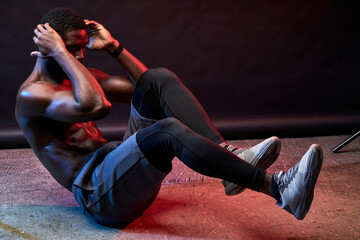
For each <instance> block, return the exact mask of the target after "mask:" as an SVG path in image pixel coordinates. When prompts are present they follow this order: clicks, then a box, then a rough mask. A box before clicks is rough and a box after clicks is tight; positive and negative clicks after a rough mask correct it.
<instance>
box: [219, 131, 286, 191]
mask: <svg viewBox="0 0 360 240" xmlns="http://www.w3.org/2000/svg"><path fill="white" fill-rule="evenodd" d="M225 148H226V149H227V150H229V151H230V152H232V153H234V154H235V155H237V156H238V157H239V158H241V159H243V160H245V161H246V162H248V163H249V164H251V165H253V166H256V167H258V168H262V169H267V168H268V167H270V166H271V165H272V164H273V163H274V162H275V160H276V159H277V157H278V156H279V153H280V148H281V143H280V140H279V139H278V138H277V137H271V138H268V139H266V140H264V141H262V142H261V143H259V144H257V145H255V146H254V147H252V148H236V147H234V146H231V145H229V146H226V147H225ZM221 183H222V184H223V185H224V187H225V194H226V195H228V196H233V195H237V194H240V193H241V192H242V191H244V190H245V189H246V188H245V187H243V186H240V185H238V184H235V183H231V182H228V181H225V180H221Z"/></svg>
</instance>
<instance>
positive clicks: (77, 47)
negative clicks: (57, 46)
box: [63, 29, 89, 62]
mask: <svg viewBox="0 0 360 240" xmlns="http://www.w3.org/2000/svg"><path fill="white" fill-rule="evenodd" d="M63 40H64V43H65V46H66V49H67V50H68V51H69V52H70V53H71V54H72V55H73V56H74V57H75V58H76V59H77V60H79V62H82V61H83V60H84V51H85V47H86V45H87V44H88V42H89V40H88V36H87V31H86V30H85V29H81V30H73V31H70V32H68V33H67V34H66V37H65V38H64V39H63Z"/></svg>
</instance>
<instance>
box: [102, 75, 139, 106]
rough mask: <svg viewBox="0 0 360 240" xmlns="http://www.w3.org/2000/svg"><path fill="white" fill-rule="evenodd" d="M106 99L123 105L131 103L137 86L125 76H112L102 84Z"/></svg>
mask: <svg viewBox="0 0 360 240" xmlns="http://www.w3.org/2000/svg"><path fill="white" fill-rule="evenodd" d="M100 86H101V87H102V89H103V90H104V93H105V95H106V97H107V98H108V99H109V100H113V101H116V102H121V103H130V102H131V99H132V96H133V93H134V90H135V86H134V84H133V83H132V81H131V80H130V79H129V78H128V77H125V76H110V77H108V78H106V79H104V80H103V81H101V82H100Z"/></svg>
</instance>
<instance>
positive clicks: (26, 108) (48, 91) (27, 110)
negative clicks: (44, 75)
mask: <svg viewBox="0 0 360 240" xmlns="http://www.w3.org/2000/svg"><path fill="white" fill-rule="evenodd" d="M18 104H19V110H20V113H21V114H22V115H23V116H27V117H36V116H39V117H40V116H41V117H47V118H50V119H54V120H57V121H62V122H85V121H91V120H94V119H95V118H97V116H96V114H94V112H93V111H87V112H85V111H83V110H82V109H81V108H80V107H79V104H78V103H77V101H76V100H75V97H74V94H73V92H72V91H70V90H63V91H55V90H53V89H52V88H51V87H46V86H41V85H39V86H32V87H30V88H28V89H25V90H23V91H22V92H21V94H20V99H19V100H18Z"/></svg>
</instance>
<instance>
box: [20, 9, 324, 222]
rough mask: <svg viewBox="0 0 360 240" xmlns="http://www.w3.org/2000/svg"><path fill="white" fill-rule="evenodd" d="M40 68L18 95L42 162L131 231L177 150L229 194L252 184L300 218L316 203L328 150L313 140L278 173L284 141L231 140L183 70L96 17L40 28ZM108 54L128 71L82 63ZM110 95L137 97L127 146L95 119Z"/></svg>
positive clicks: (57, 12)
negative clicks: (239, 144)
mask: <svg viewBox="0 0 360 240" xmlns="http://www.w3.org/2000/svg"><path fill="white" fill-rule="evenodd" d="M34 33H35V36H34V38H33V40H34V43H35V44H36V45H37V47H38V51H34V52H32V53H31V56H35V57H37V61H36V65H35V67H34V70H33V72H32V73H31V75H30V76H29V77H28V79H27V80H26V81H25V82H24V83H23V84H22V86H21V87H20V89H19V93H18V96H17V105H16V119H17V121H18V123H19V125H20V127H21V128H22V130H23V132H24V135H25V137H26V139H27V141H28V142H29V144H30V146H31V147H32V149H33V151H34V153H35V154H36V156H37V157H38V158H39V160H40V161H41V163H42V164H43V165H44V166H45V167H46V169H47V170H48V171H49V172H50V173H51V175H52V176H53V177H54V178H55V180H56V181H57V182H59V183H60V184H61V185H62V186H64V187H65V188H67V189H68V190H69V191H72V192H73V194H74V197H75V199H76V201H77V202H78V203H79V206H80V208H81V209H82V211H83V212H84V214H85V215H86V216H88V217H89V218H91V219H92V220H94V221H95V222H97V223H99V224H103V225H107V226H113V227H125V226H126V225H127V224H129V223H131V222H132V221H134V220H135V219H136V218H138V217H139V216H140V215H141V214H142V212H143V211H144V210H146V209H147V208H148V207H149V206H150V205H151V203H152V202H153V201H154V199H155V198H156V196H157V194H158V192H159V190H160V186H161V182H162V180H163V179H164V178H165V176H166V175H167V174H168V173H169V172H170V171H171V168H172V166H171V161H172V159H173V158H174V157H175V156H176V157H178V158H179V159H180V160H181V161H182V162H184V163H185V164H186V165H187V166H189V167H190V168H192V169H193V170H195V171H197V172H199V173H201V174H204V175H207V176H211V177H216V178H219V179H222V182H223V185H224V186H225V193H226V194H227V195H234V194H238V193H240V192H242V191H243V190H244V188H249V189H252V190H255V191H259V192H262V193H264V194H267V195H269V196H271V197H273V198H275V199H276V200H277V204H278V205H279V206H281V207H282V208H283V209H285V210H286V211H288V212H289V213H291V214H293V215H294V216H295V218H297V219H299V220H301V219H303V218H304V217H305V215H306V214H307V212H308V210H309V209H310V206H311V203H312V199H313V192H314V187H315V183H316V180H317V177H318V175H319V172H320V169H321V164H322V151H321V148H320V147H319V146H317V145H315V144H314V145H312V146H311V147H310V148H309V150H308V151H307V152H306V154H305V155H304V156H303V157H302V159H301V160H300V162H299V163H298V164H296V165H295V166H294V167H292V168H291V169H289V170H288V171H286V172H283V171H281V172H277V173H274V174H272V173H269V172H266V171H265V170H264V169H266V168H267V167H269V166H270V165H271V164H272V163H273V162H274V161H275V160H276V158H277V157H278V155H279V151H280V142H279V140H278V139H277V138H276V137H272V138H269V139H267V140H265V141H263V142H262V143H260V144H258V145H256V146H254V147H253V148H251V149H245V150H244V149H238V148H235V147H233V146H230V145H228V144H227V143H226V141H225V140H224V139H223V137H222V136H221V135H220V134H219V133H218V131H217V130H216V129H215V127H214V126H213V124H212V123H211V122H210V120H209V118H208V117H207V115H206V113H205V111H204V110H203V109H202V107H201V105H200V104H199V103H198V102H197V100H196V98H195V97H194V96H193V95H192V94H191V92H190V91H189V90H188V89H187V88H186V87H185V86H184V85H183V84H182V82H181V81H180V80H179V79H178V78H177V77H176V75H175V74H173V73H172V72H170V71H168V70H167V69H163V68H157V69H148V68H147V67H146V66H145V65H144V64H143V63H141V62H140V61H139V60H138V59H137V58H135V57H134V56H133V55H132V54H131V53H130V52H129V51H127V50H126V49H125V48H124V47H123V46H122V45H121V44H119V42H118V41H117V40H115V39H114V38H113V37H112V36H111V34H110V33H109V32H108V31H107V30H106V29H105V28H104V27H103V26H102V25H101V24H99V23H97V22H95V21H88V20H85V21H84V20H83V19H82V18H81V16H79V15H78V14H77V13H76V12H74V11H73V10H71V9H67V8H55V9H52V10H50V11H49V12H48V13H47V14H45V16H44V17H43V19H42V21H41V24H39V25H38V26H37V27H36V29H35V30H34ZM85 48H89V49H91V50H98V51H99V50H105V51H107V52H109V53H110V55H111V56H113V57H114V58H115V59H116V60H117V61H118V62H119V63H120V64H122V65H123V66H124V67H125V69H126V70H127V71H128V72H129V74H130V75H131V77H132V80H133V81H134V84H135V86H134V84H133V82H132V81H131V80H130V79H129V78H127V77H121V76H109V75H107V74H105V73H103V72H101V71H99V70H96V69H87V68H86V67H85V66H84V65H83V64H82V60H83V59H84V50H85ZM109 101H119V102H123V103H130V102H131V113H130V118H129V126H128V129H127V131H126V133H125V136H124V142H121V141H113V142H108V141H107V140H106V139H104V137H103V136H102V133H101V131H100V130H99V129H98V128H97V127H96V125H95V122H94V121H95V120H98V119H101V118H103V117H105V116H106V115H107V114H108V112H109V111H110V109H111V104H110V102H109Z"/></svg>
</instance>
